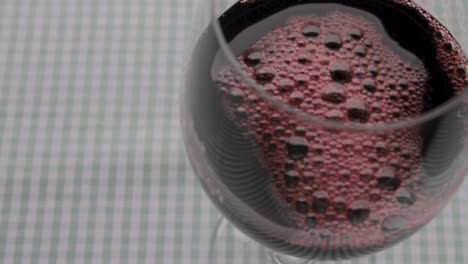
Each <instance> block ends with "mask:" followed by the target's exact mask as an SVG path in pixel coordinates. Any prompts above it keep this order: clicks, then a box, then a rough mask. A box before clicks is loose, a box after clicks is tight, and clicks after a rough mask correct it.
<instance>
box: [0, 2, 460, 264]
mask: <svg viewBox="0 0 468 264" xmlns="http://www.w3.org/2000/svg"><path fill="white" fill-rule="evenodd" d="M443 2H444V3H443ZM445 2H448V3H445ZM431 3H432V5H434V6H433V8H434V10H435V11H436V12H441V14H443V16H442V19H445V21H448V22H451V23H453V22H455V25H456V26H455V27H454V29H455V31H457V30H458V32H455V33H458V35H457V36H460V41H461V42H463V43H464V45H465V47H466V44H467V43H468V41H467V40H468V39H467V36H464V35H465V34H463V33H466V32H467V31H466V29H463V25H466V24H468V18H467V15H466V13H465V12H466V11H468V1H466V0H450V1H435V0H434V1H432V2H431ZM431 3H429V4H431ZM442 3H443V4H442ZM194 5H195V4H194V2H193V1H191V0H80V1H74V0H3V1H0V157H1V158H0V263H176V264H179V263H200V264H202V263H203V264H204V263H208V262H207V257H208V255H207V253H208V244H209V243H208V240H209V236H210V234H211V232H212V229H213V227H214V225H215V223H216V220H217V219H218V217H219V213H218V212H217V211H216V210H215V209H214V207H213V206H212V205H211V203H210V202H209V200H208V199H207V198H206V196H205V195H204V193H203V192H202V190H201V187H200V185H199V183H198V182H197V180H196V178H195V176H194V175H193V172H192V170H191V167H190V165H189V164H188V162H187V159H186V156H185V151H184V148H183V145H182V142H181V137H180V127H179V123H178V122H179V121H178V106H177V101H178V98H177V94H178V93H177V89H178V88H177V87H178V85H179V80H180V79H182V72H181V69H182V67H181V65H183V62H184V61H183V56H182V54H183V52H184V43H185V40H186V35H187V34H186V33H187V28H188V25H189V24H190V17H191V16H192V15H193V12H194V11H193V10H194ZM453 7H456V10H457V11H456V14H454V13H453V12H452V13H450V12H448V9H450V8H453ZM467 200H468V186H467V185H466V184H465V185H463V186H462V187H461V190H460V192H459V193H458V194H457V195H456V197H455V198H454V199H453V200H452V202H451V203H450V204H449V205H448V206H447V207H446V209H445V210H444V211H443V213H442V214H441V215H440V216H439V217H437V218H436V219H435V220H434V221H433V222H431V223H430V224H429V225H428V226H427V227H426V228H424V229H423V230H422V231H421V232H419V233H418V234H416V235H415V236H413V237H412V238H411V239H409V240H407V241H405V242H404V243H401V244H399V245H397V246H395V247H393V248H391V249H389V250H387V251H385V252H382V253H380V254H377V255H375V256H370V257H365V258H362V259H360V260H354V261H352V262H342V263H460V264H461V263H466V262H468V225H467V226H465V225H464V223H467V221H466V219H468V207H465V206H463V203H464V201H467ZM226 263H234V262H232V260H229V259H226ZM243 263H246V262H243ZM251 263H258V262H255V261H254V260H252V261H251Z"/></svg>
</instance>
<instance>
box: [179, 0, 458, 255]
mask: <svg viewBox="0 0 468 264" xmlns="http://www.w3.org/2000/svg"><path fill="white" fill-rule="evenodd" d="M283 2H287V3H283ZM305 2H307V4H306V3H305ZM320 2H321V1H265V2H263V1H250V2H246V3H238V4H236V5H234V6H233V7H232V8H231V9H229V10H228V11H227V12H226V13H225V14H224V15H223V16H222V17H221V18H220V23H221V25H222V28H223V30H224V34H225V36H226V38H227V40H228V42H229V43H230V45H231V47H232V48H233V50H235V51H236V52H237V53H238V54H237V55H238V57H237V59H238V61H239V63H240V65H241V67H242V69H243V70H244V71H245V72H246V73H247V75H248V76H249V77H250V78H252V79H253V80H255V82H257V83H258V85H259V86H260V87H261V88H262V89H264V90H265V91H266V92H267V93H269V94H270V95H271V96H272V97H273V98H275V99H276V100H278V101H281V102H283V103H285V104H288V105H290V106H291V107H294V108H296V109H299V110H302V111H304V112H306V113H308V114H310V115H313V116H318V117H323V118H327V119H332V120H338V121H342V122H346V123H359V124H369V125H372V124H379V123H391V122H397V121H401V120H404V119H408V118H411V117H415V116H418V115H421V114H423V113H424V112H425V111H428V110H430V109H432V108H434V107H437V106H439V105H440V104H442V103H444V102H446V101H447V100H448V99H450V98H451V97H452V96H454V95H456V94H458V93H461V92H462V91H463V89H464V88H465V86H466V83H467V76H466V75H467V71H466V69H467V68H466V66H467V60H466V57H465V56H464V53H463V51H462V50H461V48H460V46H459V45H458V44H457V42H456V41H455V40H454V39H453V37H452V36H451V35H450V33H449V32H448V31H447V30H446V29H445V28H444V27H442V26H441V24H440V23H438V22H437V21H436V20H435V19H434V18H433V17H432V16H430V15H429V14H428V13H426V12H425V11H423V10H422V9H420V8H419V7H417V6H416V5H415V4H413V3H411V2H408V1H345V0H343V1H333V2H336V4H321V3H320ZM328 2H330V1H328ZM356 2H358V3H356ZM299 4H300V5H299ZM338 4H339V5H338ZM296 5H299V6H296ZM241 14H242V16H241ZM402 25H404V26H402ZM213 34H214V33H213V32H212V31H211V30H210V29H208V30H207V32H205V34H204V35H203V36H202V38H201V40H200V42H199V44H198V46H197V48H196V49H195V53H194V56H193V58H192V62H191V63H192V65H193V67H192V70H191V72H190V73H189V77H188V83H187V85H190V86H191V87H193V89H190V91H189V95H188V97H189V98H190V100H191V101H190V102H189V104H190V113H191V114H192V115H193V116H191V117H190V118H191V119H192V120H193V121H194V127H195V131H196V133H197V137H198V139H199V140H200V141H201V142H202V143H203V145H204V146H205V151H206V153H205V155H206V156H207V158H208V160H209V164H210V166H212V167H213V169H214V170H215V172H216V175H217V176H218V177H219V179H220V180H221V181H222V182H223V183H224V184H225V185H226V186H227V188H229V190H230V191H231V192H232V193H233V194H234V195H235V196H237V197H240V199H241V200H242V202H243V203H245V205H247V206H249V207H250V208H252V209H253V210H254V211H256V212H257V213H258V214H260V215H262V216H263V217H264V218H265V219H268V220H269V221H272V222H273V223H275V224H277V225H280V226H283V227H288V228H289V229H290V230H293V231H294V232H290V233H289V234H284V233H281V232H276V230H266V229H262V228H260V227H261V224H262V223H252V221H249V216H248V215H247V216H245V215H243V214H242V212H241V211H242V208H238V206H245V205H244V204H243V205H238V204H235V203H230V201H224V203H223V204H219V203H218V207H219V208H220V209H221V210H222V211H223V212H224V213H225V214H226V215H227V216H228V218H230V220H231V221H233V223H234V224H236V226H238V227H239V228H240V229H242V230H243V231H245V232H247V233H249V234H250V235H251V236H252V237H254V238H255V239H257V240H260V241H262V242H263V243H265V244H267V245H268V246H270V247H273V248H275V249H277V250H280V251H283V252H285V253H288V254H293V255H297V256H302V257H318V258H324V259H329V258H345V257H350V256H354V255H359V254H364V253H368V252H372V251H375V250H378V249H380V248H383V247H385V246H388V245H390V244H392V243H394V242H396V241H398V240H399V239H402V238H403V237H405V236H408V235H409V234H411V233H412V232H414V231H415V230H416V229H417V228H419V227H420V226H421V225H422V224H424V223H426V222H427V221H428V220H430V218H431V217H432V216H433V214H434V213H435V212H436V211H437V210H438V209H439V208H440V206H435V205H434V206H433V208H429V209H427V207H428V205H427V203H428V200H431V199H433V197H438V198H439V200H440V201H439V200H437V199H435V200H434V203H435V204H437V202H439V203H441V205H442V204H443V201H442V200H444V199H445V200H446V197H444V199H442V198H440V196H441V195H440V194H441V190H442V189H441V188H442V186H443V184H441V182H442V183H447V182H450V180H451V179H450V178H447V177H446V175H444V177H441V175H442V171H443V170H444V169H446V168H447V167H448V166H449V164H450V162H451V161H452V160H453V159H455V158H456V157H457V156H458V155H459V153H460V151H461V147H462V144H463V123H462V122H461V121H460V120H459V119H453V120H452V119H450V120H449V123H448V125H447V121H446V120H435V121H433V122H430V123H428V124H427V125H425V126H424V127H418V128H411V129H405V130H396V131H393V132H389V133H385V134H383V133H382V134H365V133H353V132H346V131H336V130H331V129H324V128H320V126H314V124H310V123H308V122H306V121H304V120H302V119H300V118H297V117H294V116H292V115H291V114H289V113H286V112H284V111H281V110H280V109H278V108H277V107H276V106H274V105H272V104H271V103H269V102H268V101H266V100H264V99H262V98H261V97H260V96H259V95H258V94H257V92H256V91H255V90H254V89H253V88H252V87H249V86H248V85H247V84H246V83H245V82H244V81H243V80H242V79H241V78H240V75H239V74H238V73H237V72H236V71H235V69H234V68H233V67H232V66H230V65H229V64H227V62H226V61H223V60H221V59H219V57H220V55H219V54H220V53H219V52H218V51H219V47H218V46H217V43H216V39H215V36H214V35H213ZM217 52H218V53H217ZM213 72H214V74H213ZM443 122H444V123H443ZM440 134H443V135H444V136H443V137H440V136H439V135H440ZM434 146H435V147H434ZM189 153H190V150H189ZM195 159H196V158H195ZM431 191H432V192H431ZM256 224H258V225H256ZM259 226H260V227H259Z"/></svg>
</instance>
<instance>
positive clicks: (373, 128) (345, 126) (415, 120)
mask: <svg viewBox="0 0 468 264" xmlns="http://www.w3.org/2000/svg"><path fill="white" fill-rule="evenodd" d="M215 2H216V0H211V3H212V4H211V12H210V13H211V19H210V20H211V24H212V26H213V28H214V31H215V35H216V39H217V40H218V44H219V45H220V47H221V51H222V52H223V55H224V56H226V58H227V61H228V62H229V64H231V66H233V67H234V69H235V71H236V72H237V73H238V74H240V76H241V77H242V79H243V81H245V82H246V83H247V85H249V86H250V88H251V89H254V91H255V92H256V93H257V94H258V95H259V96H260V97H261V98H262V99H264V100H266V101H267V102H269V103H271V104H272V105H273V106H274V107H278V108H279V109H280V110H282V111H285V112H287V113H289V114H292V115H294V116H297V117H298V118H300V119H301V120H303V121H305V122H307V123H312V124H314V125H317V126H321V127H323V128H326V129H327V128H328V129H338V130H346V131H356V132H374V133H375V132H386V131H391V130H398V129H405V128H410V127H415V126H419V125H422V124H424V123H427V122H429V121H431V120H434V119H436V118H438V117H441V116H442V115H443V114H445V113H447V112H449V111H450V110H452V109H455V107H456V106H458V105H461V104H462V103H463V101H464V100H465V99H468V89H467V87H468V86H467V85H465V87H464V89H463V91H462V92H461V93H460V94H457V95H454V96H452V97H451V98H449V99H448V100H446V101H445V102H444V103H442V104H441V105H439V106H437V107H434V108H433V109H430V110H429V111H426V112H424V113H422V114H420V115H418V116H416V117H411V118H407V119H403V120H399V121H396V122H386V123H381V124H362V123H348V122H344V121H337V120H329V119H326V118H323V117H320V116H317V115H312V114H309V113H306V112H304V111H303V110H301V109H299V108H296V107H293V106H291V105H289V104H286V103H284V102H283V101H281V100H278V99H275V98H274V97H273V95H272V94H270V93H268V92H266V91H265V90H264V89H262V88H261V87H260V86H259V85H258V83H257V82H256V81H255V80H253V79H252V77H250V76H248V75H247V73H246V72H245V70H243V69H242V67H241V65H240V64H239V62H238V61H237V59H236V56H235V55H234V53H233V51H232V49H231V48H230V47H229V44H228V43H227V41H226V39H225V37H224V33H223V31H222V29H221V25H220V22H219V19H218V18H217V13H216V4H215ZM465 54H466V53H465Z"/></svg>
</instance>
